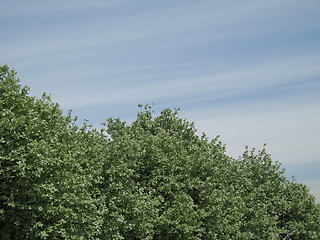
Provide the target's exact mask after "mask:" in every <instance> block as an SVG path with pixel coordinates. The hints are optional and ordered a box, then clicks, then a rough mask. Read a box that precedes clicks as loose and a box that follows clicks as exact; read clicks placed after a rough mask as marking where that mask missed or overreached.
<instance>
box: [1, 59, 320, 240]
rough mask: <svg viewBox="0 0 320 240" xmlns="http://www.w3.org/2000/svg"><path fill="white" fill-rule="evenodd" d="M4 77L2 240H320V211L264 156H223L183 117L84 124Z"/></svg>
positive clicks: (173, 113) (144, 114) (169, 114)
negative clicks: (94, 125) (94, 126)
mask: <svg viewBox="0 0 320 240" xmlns="http://www.w3.org/2000/svg"><path fill="white" fill-rule="evenodd" d="M28 90H29V89H28V88H27V87H22V86H21V85H20V84H19V79H17V78H16V73H15V72H14V70H12V69H9V68H8V67H7V66H6V65H5V66H2V67H0V236H1V239H77V240H78V239H319V238H320V207H319V205H317V204H315V198H314V197H313V196H312V195H310V193H309V190H308V188H307V187H306V186H305V185H302V184H298V183H296V182H294V181H290V180H288V179H287V178H285V177H284V175H283V173H284V170H282V169H281V168H280V165H279V164H278V163H273V162H272V160H271V158H270V155H269V154H267V153H266V151H265V150H264V149H263V150H261V151H257V152H256V151H254V150H251V151H250V150H249V149H247V150H246V151H245V152H244V154H243V155H242V157H240V158H239V159H233V158H231V157H229V156H227V155H226V153H225V148H224V145H223V144H222V143H221V142H219V140H218V139H214V140H213V141H209V140H208V138H207V137H206V136H205V135H202V136H201V137H199V136H198V135H197V134H196V129H195V127H194V124H193V123H190V122H188V121H187V120H184V119H181V118H179V117H178V109H176V110H170V109H165V110H163V111H162V112H161V113H160V115H159V116H156V117H154V116H153V112H152V109H151V107H149V106H145V107H144V108H142V109H141V111H140V112H139V113H138V115H137V119H136V120H135V121H134V122H133V123H132V124H130V125H127V124H126V123H125V122H122V121H121V120H120V119H112V118H110V119H108V120H107V121H106V122H105V123H104V124H102V125H103V126H102V127H101V129H95V128H92V126H90V124H88V122H85V123H84V124H83V125H82V126H80V127H79V126H78V125H77V124H76V118H75V117H72V116H71V113H69V114H68V115H67V116H64V115H63V114H62V111H61V109H60V107H59V105H58V104H55V103H53V102H52V100H51V99H50V96H48V95H46V94H43V96H42V98H36V97H31V96H29V93H28Z"/></svg>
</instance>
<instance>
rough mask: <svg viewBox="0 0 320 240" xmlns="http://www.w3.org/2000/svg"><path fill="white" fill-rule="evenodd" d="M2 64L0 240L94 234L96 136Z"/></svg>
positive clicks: (99, 211)
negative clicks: (37, 95) (30, 91)
mask: <svg viewBox="0 0 320 240" xmlns="http://www.w3.org/2000/svg"><path fill="white" fill-rule="evenodd" d="M15 75H16V73H15V72H14V71H13V70H10V69H9V68H8V67H7V66H6V65H5V66H2V67H1V68H0V117H1V118H0V214H1V215H0V236H1V239H96V237H97V235H99V233H100V232H99V231H100V226H101V225H102V215H103V209H104V207H103V202H104V201H103V196H102V195H101V194H100V192H99V187H97V186H98V185H99V184H100V181H101V179H102V177H101V170H100V169H101V166H99V164H100V162H101V160H99V155H100V151H99V148H101V147H102V145H103V144H100V142H99V138H100V137H99V136H98V135H99V133H98V132H97V131H95V130H92V131H88V129H87V128H88V126H86V125H84V126H83V127H82V128H81V129H79V128H78V127H77V126H76V125H75V124H74V121H73V119H72V118H71V116H70V114H69V115H68V116H65V117H64V116H62V111H61V110H60V108H59V106H58V105H57V104H54V103H52V101H51V100H50V96H48V95H46V94H44V95H43V96H42V98H41V99H37V98H35V97H30V96H28V88H27V87H21V86H20V85H19V79H17V78H16V77H15Z"/></svg>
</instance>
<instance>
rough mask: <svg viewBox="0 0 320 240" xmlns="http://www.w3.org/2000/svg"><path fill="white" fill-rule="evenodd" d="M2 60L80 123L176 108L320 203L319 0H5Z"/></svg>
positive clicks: (232, 151)
mask: <svg viewBox="0 0 320 240" xmlns="http://www.w3.org/2000/svg"><path fill="white" fill-rule="evenodd" d="M0 2H1V11H0V22H1V26H0V30H1V32H0V65H3V64H8V65H9V67H11V68H14V69H15V70H16V71H17V72H18V77H19V78H20V80H21V83H22V85H27V86H29V87H30V88H31V91H30V94H31V95H34V96H38V97H40V96H41V95H42V93H43V92H47V93H50V94H51V95H52V98H53V100H54V101H55V102H57V103H59V104H60V106H61V108H62V109H63V110H64V111H65V112H67V111H68V110H69V109H72V110H73V113H74V114H75V115H78V116H79V119H80V122H81V121H82V120H83V119H89V120H90V122H91V123H92V124H93V125H94V126H95V127H97V128H99V127H100V125H99V124H100V123H102V122H104V121H105V120H106V119H107V118H110V117H114V118H117V117H120V119H122V120H124V121H127V123H128V124H130V122H132V121H133V120H134V119H135V117H136V114H137V113H138V111H139V108H138V104H154V107H153V109H154V111H155V115H157V114H158V113H159V112H160V111H161V110H162V109H164V108H176V107H177V108H180V109H181V110H180V114H179V116H180V117H182V118H186V119H187V120H189V121H192V122H194V123H195V125H196V128H197V129H198V131H199V135H200V134H201V133H202V132H205V133H206V135H207V136H208V137H210V138H215V137H216V136H217V135H220V140H221V141H222V142H223V143H225V144H226V149H227V154H228V155H230V156H233V157H235V158H237V157H238V156H239V155H241V154H242V153H243V151H244V150H245V146H246V145H247V146H249V148H256V149H261V148H262V147H263V145H264V143H266V144H267V147H266V149H267V152H268V153H270V154H271V157H272V159H273V160H274V161H278V162H280V163H282V167H283V168H285V169H286V176H288V177H289V178H291V176H293V175H294V177H295V178H296V180H297V181H298V182H301V183H304V184H306V185H307V186H308V187H309V188H310V192H311V193H312V194H313V195H314V196H315V197H316V201H317V202H318V203H320V174H318V173H319V172H320V147H319V145H320V125H319V124H320V14H319V12H320V1H318V0H305V1H301V0H280V1H279V0H268V1H256V0H227V1H218V0H210V1H209V0H200V1H191V0H184V1H181V0H176V1H169V0H163V1H141V0H140V1H138V0H137V1H131V0H116V1H115V0H109V1H102V0H90V1H87V0H86V1H84V0H68V1H62V0H57V1H40V0H29V1H19V0H13V1H4V0H0Z"/></svg>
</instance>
